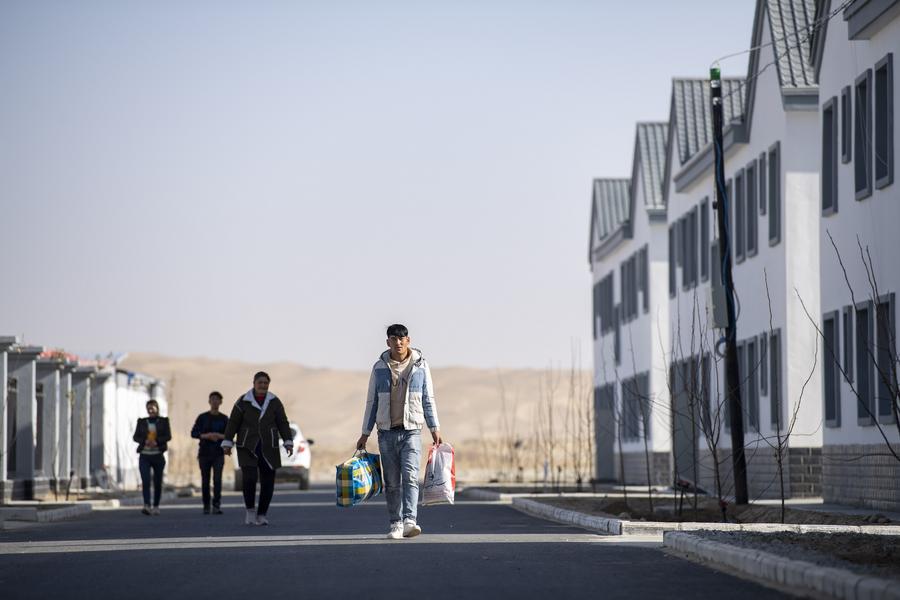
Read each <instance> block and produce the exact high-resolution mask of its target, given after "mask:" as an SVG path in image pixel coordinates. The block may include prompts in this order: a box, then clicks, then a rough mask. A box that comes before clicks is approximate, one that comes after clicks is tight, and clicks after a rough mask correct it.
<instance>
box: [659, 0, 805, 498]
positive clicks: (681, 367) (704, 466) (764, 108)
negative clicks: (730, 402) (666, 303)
mask: <svg viewBox="0 0 900 600" xmlns="http://www.w3.org/2000/svg"><path fill="white" fill-rule="evenodd" d="M814 18H815V15H814V6H813V3H812V2H811V1H810V0H760V1H758V2H757V8H756V14H755V19H754V24H753V33H752V39H751V44H750V46H751V47H752V48H757V49H756V50H754V51H753V53H752V54H751V57H750V64H749V70H748V73H747V77H746V79H745V80H744V81H726V82H725V85H724V89H723V96H724V97H725V104H724V106H725V117H726V119H725V122H726V127H725V135H724V143H723V146H724V153H725V177H726V188H727V190H728V191H727V194H726V195H727V198H728V202H727V215H728V227H729V228H730V233H729V238H730V246H731V255H732V265H733V276H734V282H735V290H736V296H737V303H738V311H739V314H738V321H737V340H738V362H739V365H740V374H741V397H742V407H743V411H742V413H743V421H744V435H745V439H744V444H745V455H746V461H747V473H748V484H749V494H750V497H751V499H754V498H761V497H772V496H777V495H779V494H780V481H779V480H778V476H777V468H776V460H775V456H776V453H775V448H777V447H778V439H779V437H781V438H782V439H784V438H787V442H786V443H785V446H786V450H785V451H784V453H783V458H784V461H785V468H784V471H785V472H784V486H785V494H786V495H787V496H811V495H819V493H820V482H821V446H822V411H821V402H820V398H821V377H820V375H819V370H818V364H819V361H818V358H817V357H818V356H820V355H821V349H820V348H819V346H820V345H821V344H819V339H818V334H817V330H816V323H815V322H814V320H813V319H811V318H810V317H809V316H808V315H807V313H806V311H809V315H817V314H818V311H819V287H818V271H819V261H818V244H817V242H816V240H817V239H818V227H817V224H818V219H817V215H818V213H817V206H818V197H819V190H818V167H817V159H816V156H815V154H816V153H814V152H810V148H815V147H817V137H818V119H817V115H816V107H817V101H818V91H817V86H816V84H815V78H814V73H813V70H812V65H811V61H810V47H811V43H810V41H809V34H808V32H809V31H810V27H811V26H812V23H813V19H814ZM672 113H673V114H672V118H673V119H674V120H675V121H676V126H674V127H673V129H674V133H673V144H672V148H673V152H672V153H671V154H670V160H672V169H671V179H670V182H669V186H670V187H669V193H668V197H667V200H668V208H669V223H670V234H669V235H670V243H671V244H672V247H673V248H674V256H675V260H673V261H672V262H671V263H670V272H669V276H670V290H669V291H670V296H671V298H672V300H671V307H670V316H671V323H670V327H671V331H672V333H673V340H674V343H673V345H672V352H673V355H672V363H673V365H674V367H673V370H672V375H671V377H672V381H673V389H674V395H675V402H674V408H673V411H674V413H675V418H674V420H673V426H674V430H673V439H674V442H673V443H674V446H675V448H674V450H673V454H674V464H675V469H676V475H677V476H678V477H681V478H683V479H687V480H692V481H699V482H700V483H701V484H702V485H704V487H707V488H709V489H712V488H713V486H714V482H713V474H714V469H713V460H712V458H713V454H712V445H711V444H710V443H709V441H710V440H711V439H715V438H716V436H718V443H717V444H716V447H717V450H718V461H719V466H720V475H721V476H722V481H723V492H724V493H725V495H730V494H731V493H733V488H732V486H733V479H732V478H731V472H732V463H731V456H730V449H731V437H730V429H729V417H728V406H727V403H726V401H725V397H726V394H725V391H726V385H725V377H724V361H723V360H721V359H720V358H718V357H717V353H716V347H717V344H719V341H720V340H721V338H722V335H723V330H722V329H721V327H722V326H723V325H724V319H723V317H722V316H721V315H723V314H724V306H723V303H722V301H721V298H722V296H721V293H720V290H721V283H720V282H721V272H722V268H721V261H720V258H719V256H720V251H719V244H718V235H717V232H718V228H717V218H718V215H717V211H716V210H713V207H712V202H713V201H714V199H715V192H714V168H713V167H714V165H713V161H714V158H713V157H714V153H713V147H712V137H711V135H712V132H711V117H710V100H709V84H708V82H707V81H705V80H704V81H678V80H676V81H675V84H674V86H673V102H672ZM675 148H677V149H678V151H679V152H678V154H675V152H674V149H675ZM698 253H699V255H698ZM804 305H805V309H804ZM716 309H718V310H716ZM694 400H696V402H694ZM698 429H699V431H697V430H698ZM695 457H696V459H697V460H696V461H695V460H694V459H695ZM695 464H696V465H697V466H695Z"/></svg>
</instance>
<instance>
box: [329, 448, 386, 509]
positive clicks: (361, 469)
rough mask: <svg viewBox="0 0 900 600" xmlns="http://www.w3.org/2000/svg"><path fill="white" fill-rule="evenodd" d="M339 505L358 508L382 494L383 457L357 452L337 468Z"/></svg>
mask: <svg viewBox="0 0 900 600" xmlns="http://www.w3.org/2000/svg"><path fill="white" fill-rule="evenodd" d="M335 479H336V484H337V505H338V506H356V505H357V504H360V503H362V502H365V501H366V500H368V499H369V498H372V497H373V496H377V495H378V494H380V493H381V489H382V483H381V481H382V480H381V457H379V456H378V455H377V454H369V453H368V452H365V451H359V450H358V451H357V452H356V453H354V454H353V456H352V457H351V458H350V460H348V461H347V462H345V463H344V464H342V465H338V466H337V476H336V478H335Z"/></svg>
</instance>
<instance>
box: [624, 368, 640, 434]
mask: <svg viewBox="0 0 900 600" xmlns="http://www.w3.org/2000/svg"><path fill="white" fill-rule="evenodd" d="M621 398H622V410H621V413H620V417H619V428H620V430H621V435H622V441H623V442H630V441H634V440H638V439H640V437H641V432H640V420H639V416H640V409H639V407H638V402H640V401H641V397H640V392H639V391H638V389H637V381H636V380H635V379H634V378H631V379H626V380H624V381H622V395H621Z"/></svg>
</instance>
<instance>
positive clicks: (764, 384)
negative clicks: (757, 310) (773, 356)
mask: <svg viewBox="0 0 900 600" xmlns="http://www.w3.org/2000/svg"><path fill="white" fill-rule="evenodd" d="M757 347H758V348H759V393H760V395H763V396H768V395H769V334H768V333H761V334H759V342H758V343H757Z"/></svg>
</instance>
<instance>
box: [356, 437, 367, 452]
mask: <svg viewBox="0 0 900 600" xmlns="http://www.w3.org/2000/svg"><path fill="white" fill-rule="evenodd" d="M368 441H369V436H367V435H366V434H362V435H361V436H359V439H358V440H356V449H357V450H365V449H366V442H368Z"/></svg>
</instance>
